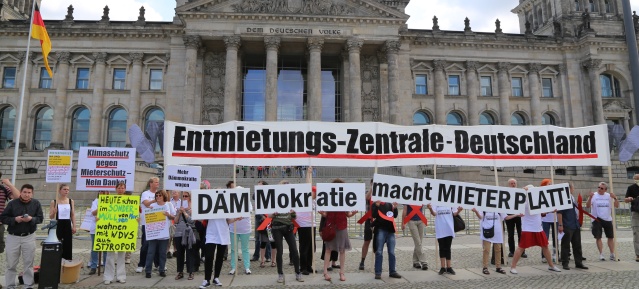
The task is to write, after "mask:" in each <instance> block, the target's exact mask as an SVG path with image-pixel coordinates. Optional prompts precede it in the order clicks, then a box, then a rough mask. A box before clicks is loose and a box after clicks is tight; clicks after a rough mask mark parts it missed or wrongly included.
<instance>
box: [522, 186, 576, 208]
mask: <svg viewBox="0 0 639 289" xmlns="http://www.w3.org/2000/svg"><path fill="white" fill-rule="evenodd" d="M527 201H528V207H529V208H530V213H531V214H533V215H534V214H541V213H548V212H552V211H554V210H557V211H561V210H566V209H571V208H572V207H573V203H572V199H571V198H570V185H569V184H558V185H550V186H543V187H534V188H530V189H528V200H527Z"/></svg>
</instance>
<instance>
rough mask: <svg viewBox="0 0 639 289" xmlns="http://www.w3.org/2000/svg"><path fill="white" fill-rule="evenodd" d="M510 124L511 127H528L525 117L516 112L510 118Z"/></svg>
mask: <svg viewBox="0 0 639 289" xmlns="http://www.w3.org/2000/svg"><path fill="white" fill-rule="evenodd" d="M510 124H511V125H526V119H525V118H524V116H523V115H522V114H521V113H519V112H515V113H513V115H512V116H511V117H510Z"/></svg>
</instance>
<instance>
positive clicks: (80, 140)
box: [71, 107, 91, 151]
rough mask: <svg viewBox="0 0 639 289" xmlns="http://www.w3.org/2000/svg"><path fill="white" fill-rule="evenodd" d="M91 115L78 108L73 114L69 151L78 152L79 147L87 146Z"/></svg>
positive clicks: (86, 110)
mask: <svg viewBox="0 0 639 289" xmlns="http://www.w3.org/2000/svg"><path fill="white" fill-rule="evenodd" d="M90 119H91V113H90V112H89V109H88V108H86V107H80V108H78V109H76V110H75V111H74V112H73V121H72V122H71V149H72V150H74V151H77V150H80V147H81V146H87V145H88V144H89V120H90Z"/></svg>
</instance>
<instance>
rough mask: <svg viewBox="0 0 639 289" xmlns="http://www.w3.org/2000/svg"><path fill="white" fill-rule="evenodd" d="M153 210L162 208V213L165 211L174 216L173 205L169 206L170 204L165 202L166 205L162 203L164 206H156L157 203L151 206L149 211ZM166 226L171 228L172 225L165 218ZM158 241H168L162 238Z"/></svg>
mask: <svg viewBox="0 0 639 289" xmlns="http://www.w3.org/2000/svg"><path fill="white" fill-rule="evenodd" d="M155 208H164V211H166V212H168V213H169V214H171V215H173V216H175V208H174V207H173V204H171V203H170V202H166V203H164V205H158V203H153V204H151V209H155ZM166 225H167V226H168V227H171V225H172V223H171V220H169V218H168V217H167V218H166ZM158 240H168V238H162V239H158Z"/></svg>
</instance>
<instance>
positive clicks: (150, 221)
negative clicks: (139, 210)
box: [144, 207, 169, 240]
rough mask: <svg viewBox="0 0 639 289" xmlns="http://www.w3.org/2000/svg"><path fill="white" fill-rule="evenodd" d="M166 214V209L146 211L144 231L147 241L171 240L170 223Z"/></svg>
mask: <svg viewBox="0 0 639 289" xmlns="http://www.w3.org/2000/svg"><path fill="white" fill-rule="evenodd" d="M164 212H166V209H165V208H164V207H160V208H153V209H146V210H144V218H145V219H146V225H145V226H144V230H145V232H146V239H147V240H158V239H165V238H169V223H168V221H167V220H168V219H167V217H166V216H165V215H164Z"/></svg>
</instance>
